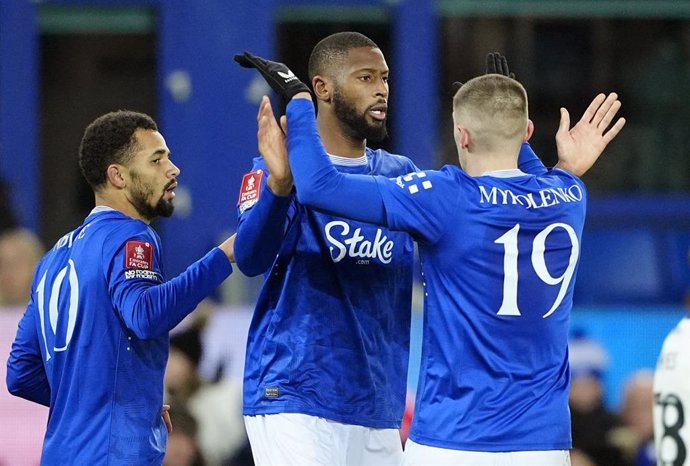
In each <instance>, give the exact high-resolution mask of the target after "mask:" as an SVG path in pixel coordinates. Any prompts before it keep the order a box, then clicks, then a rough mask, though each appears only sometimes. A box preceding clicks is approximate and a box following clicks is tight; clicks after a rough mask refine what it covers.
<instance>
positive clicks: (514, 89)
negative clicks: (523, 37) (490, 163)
mask: <svg viewBox="0 0 690 466" xmlns="http://www.w3.org/2000/svg"><path fill="white" fill-rule="evenodd" d="M453 114H454V119H455V124H456V125H458V124H460V125H462V126H464V127H466V128H468V129H469V130H470V131H471V133H472V135H473V140H474V143H475V144H476V145H477V146H478V147H479V149H480V150H482V151H492V150H495V149H496V148H497V147H503V146H505V145H507V144H511V145H512V144H518V145H519V144H520V143H522V138H523V137H524V135H525V132H526V131H527V121H528V118H529V116H528V106H527V91H526V90H525V88H524V87H523V86H522V84H520V83H519V82H518V81H516V80H515V79H512V78H508V77H507V76H503V75H500V74H485V75H482V76H478V77H476V78H473V79H470V80H469V81H467V82H466V83H465V84H463V85H462V86H461V87H460V89H458V91H457V92H456V93H455V96H454V97H453Z"/></svg>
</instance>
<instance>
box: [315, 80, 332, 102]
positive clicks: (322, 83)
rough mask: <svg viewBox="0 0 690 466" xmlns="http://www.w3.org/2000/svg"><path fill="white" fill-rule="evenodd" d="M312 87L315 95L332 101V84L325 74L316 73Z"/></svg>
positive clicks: (326, 100) (320, 98) (325, 100)
mask: <svg viewBox="0 0 690 466" xmlns="http://www.w3.org/2000/svg"><path fill="white" fill-rule="evenodd" d="M311 87H312V89H314V95H315V96H316V98H317V99H319V100H323V101H324V102H330V101H331V97H332V94H333V89H332V84H331V82H330V80H329V79H327V78H324V77H323V76H320V75H318V74H317V75H316V76H314V79H312V80H311Z"/></svg>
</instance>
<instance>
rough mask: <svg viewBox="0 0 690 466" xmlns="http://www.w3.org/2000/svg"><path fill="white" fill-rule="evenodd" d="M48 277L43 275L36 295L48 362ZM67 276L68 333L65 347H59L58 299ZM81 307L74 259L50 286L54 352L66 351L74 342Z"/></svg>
mask: <svg viewBox="0 0 690 466" xmlns="http://www.w3.org/2000/svg"><path fill="white" fill-rule="evenodd" d="M68 273H69V275H68ZM46 275H47V273H45V274H43V277H41V281H40V282H38V286H37V287H36V295H37V298H38V303H37V304H38V315H39V317H40V319H41V333H42V336H43V344H44V345H45V348H46V361H50V358H51V356H50V348H49V347H48V339H47V338H46V319H45V304H46V303H45V295H46ZM65 276H67V277H68V281H69V309H68V311H67V333H66V335H65V338H64V345H62V346H57V340H58V338H57V329H58V299H59V298H60V288H61V287H62V283H63V281H64V280H65ZM78 306H79V278H78V277H77V271H76V269H75V267H74V262H73V261H72V259H70V260H69V263H68V265H67V266H66V267H64V268H63V269H62V270H60V272H58V274H57V276H56V277H55V280H54V281H53V282H52V284H51V286H50V299H49V300H48V318H49V321H50V328H51V329H52V330H53V335H55V345H54V346H53V348H52V350H53V351H54V352H59V351H65V350H66V349H67V347H68V346H69V342H70V340H72V334H73V333H74V325H75V324H76V322H77V310H78Z"/></svg>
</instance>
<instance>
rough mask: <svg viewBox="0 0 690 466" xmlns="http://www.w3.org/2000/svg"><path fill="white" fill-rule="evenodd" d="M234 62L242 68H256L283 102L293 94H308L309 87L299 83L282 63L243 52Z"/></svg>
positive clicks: (236, 56)
mask: <svg viewBox="0 0 690 466" xmlns="http://www.w3.org/2000/svg"><path fill="white" fill-rule="evenodd" d="M235 61H236V62H237V63H239V64H240V65H241V66H243V67H244V68H256V69H257V70H259V73H261V76H263V77H264V79H265V80H266V82H267V83H268V85H269V86H271V89H273V90H274V91H275V92H276V93H277V94H278V95H279V96H281V97H282V98H283V99H284V100H285V102H289V101H290V99H292V97H293V96H294V95H295V94H298V93H300V92H309V87H307V85H306V84H304V83H303V82H302V81H300V80H299V79H298V78H297V76H295V73H293V72H292V71H291V70H290V68H288V67H287V66H285V65H284V64H283V63H278V62H275V61H270V60H266V59H264V58H261V57H257V56H256V55H252V54H251V53H249V52H247V51H245V52H244V53H243V54H242V55H235Z"/></svg>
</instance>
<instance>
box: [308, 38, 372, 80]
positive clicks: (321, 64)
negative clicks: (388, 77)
mask: <svg viewBox="0 0 690 466" xmlns="http://www.w3.org/2000/svg"><path fill="white" fill-rule="evenodd" d="M360 47H368V48H372V49H377V48H379V46H378V45H376V43H375V42H374V41H373V40H371V39H369V38H368V37H367V36H365V35H364V34H360V33H359V32H351V31H348V32H336V33H335V34H331V35H330V36H327V37H325V38H324V39H321V41H319V43H318V44H316V46H314V49H313V50H312V51H311V55H310V56H309V80H310V81H311V80H312V79H314V76H316V75H317V74H324V72H325V70H326V69H328V68H333V67H340V66H341V64H342V61H343V60H344V59H345V56H346V55H347V53H348V52H349V51H350V50H351V49H356V48H360Z"/></svg>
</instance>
